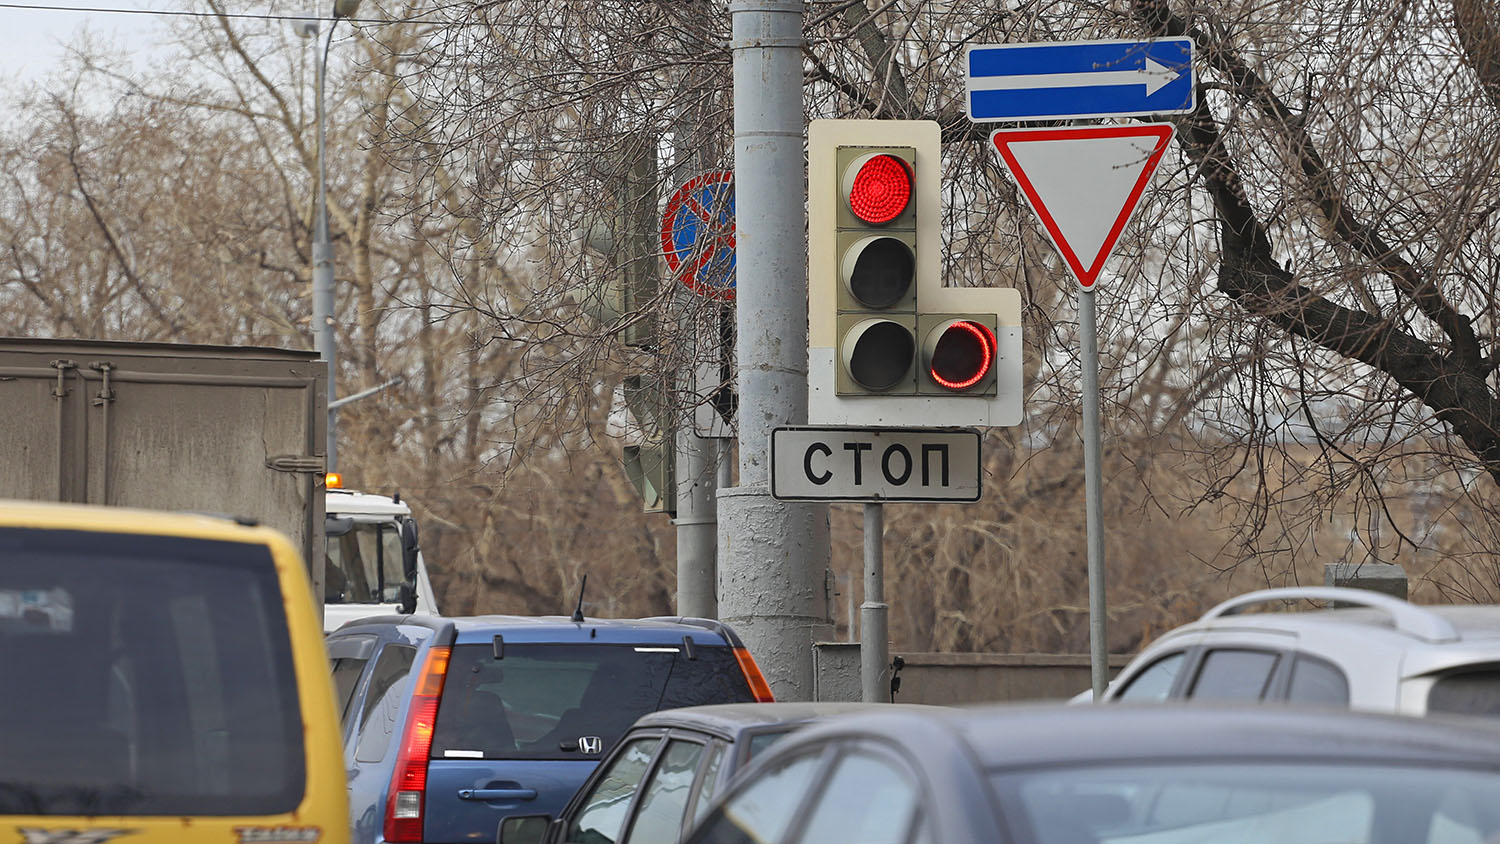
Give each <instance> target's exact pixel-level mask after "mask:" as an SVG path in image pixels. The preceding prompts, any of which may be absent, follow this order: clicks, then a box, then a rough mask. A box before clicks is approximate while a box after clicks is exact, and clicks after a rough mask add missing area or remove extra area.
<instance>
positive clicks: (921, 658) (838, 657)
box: [813, 642, 1131, 705]
mask: <svg viewBox="0 0 1500 844" xmlns="http://www.w3.org/2000/svg"><path fill="white" fill-rule="evenodd" d="M895 656H899V657H900V659H901V660H902V662H903V663H904V665H903V667H902V668H901V671H900V673H899V675H898V676H899V677H900V680H901V689H900V691H898V692H897V693H896V702H897V703H931V704H950V705H951V704H965V703H986V702H997V701H1021V700H1066V699H1068V698H1070V697H1072V696H1074V695H1076V694H1078V693H1079V692H1081V691H1083V690H1085V689H1087V688H1089V684H1090V673H1089V657H1088V655H1087V654H949V653H904V654H894V655H893V657H895ZM1130 658H1131V657H1130V655H1129V654H1111V655H1110V660H1109V663H1110V665H1109V667H1110V676H1111V677H1113V676H1114V675H1115V674H1116V673H1117V672H1119V670H1120V669H1121V668H1123V667H1124V666H1125V665H1126V663H1128V662H1129V661H1130ZM813 669H814V671H815V673H816V675H817V682H816V697H817V699H818V700H859V699H860V684H859V644H858V643H853V642H820V643H817V644H815V645H813Z"/></svg>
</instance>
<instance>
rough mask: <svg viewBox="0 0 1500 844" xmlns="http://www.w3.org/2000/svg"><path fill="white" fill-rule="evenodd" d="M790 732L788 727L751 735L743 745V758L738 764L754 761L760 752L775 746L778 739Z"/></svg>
mask: <svg viewBox="0 0 1500 844" xmlns="http://www.w3.org/2000/svg"><path fill="white" fill-rule="evenodd" d="M790 732H791V728H790V727H789V728H787V729H779V730H768V731H766V732H760V733H756V734H754V735H752V736H751V737H750V740H749V741H748V742H746V743H745V745H746V746H745V758H744V759H742V760H740V764H744V763H745V762H749V761H750V760H751V759H754V758H755V757H756V756H758V755H760V752H761V751H763V750H765V749H766V748H768V747H770V746H771V745H773V744H775V743H776V741H777V740H778V739H781V738H784V737H785V736H786V734H787V733H790Z"/></svg>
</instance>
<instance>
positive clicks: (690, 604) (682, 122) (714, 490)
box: [667, 13, 728, 618]
mask: <svg viewBox="0 0 1500 844" xmlns="http://www.w3.org/2000/svg"><path fill="white" fill-rule="evenodd" d="M703 21H704V19H703V18H702V17H700V16H697V15H693V14H692V13H689V14H688V17H687V22H688V23H689V25H690V26H692V27H693V28H694V30H695V34H698V33H699V32H701V30H702V27H701V26H700V25H699V24H701V23H703ZM700 107H701V104H698V103H697V102H696V101H694V106H693V107H690V108H684V109H682V110H681V111H679V112H678V114H677V119H676V127H675V131H674V132H673V133H672V136H673V143H674V145H675V149H674V150H673V153H674V154H673V157H674V159H675V161H674V162H673V168H672V173H673V176H674V177H675V178H674V182H675V183H677V184H684V183H686V182H687V181H688V180H689V179H691V178H692V177H694V176H696V175H697V174H698V173H699V172H701V171H702V170H704V169H705V166H704V164H705V159H707V158H708V157H709V153H708V151H709V144H708V143H707V141H706V139H703V138H701V137H696V136H698V135H701V132H695V131H694V130H695V129H697V128H698V127H700V126H702V125H703V124H704V121H703V120H702V118H701V115H700V114H699V108H700ZM695 138H696V139H695ZM705 222H707V221H705ZM706 229H707V226H705V227H704V231H703V235H704V236H706V235H707V234H708V232H707V231H706ZM703 247H704V245H703V244H700V248H703ZM667 283H668V284H671V285H673V287H674V291H675V294H674V295H675V296H676V297H677V299H678V301H677V306H678V307H677V312H678V319H677V324H678V330H679V332H680V335H681V338H682V339H688V338H690V342H691V344H692V354H690V355H689V356H688V357H689V361H688V365H687V371H686V372H681V373H678V378H679V380H680V382H681V383H680V384H679V386H680V387H682V388H683V389H679V390H678V391H677V395H679V396H684V395H686V396H696V395H697V394H698V387H699V384H698V365H699V364H698V362H699V359H700V358H701V357H702V355H703V352H704V344H705V343H707V344H708V346H709V347H710V348H718V346H719V343H717V342H715V341H717V340H718V333H719V331H718V328H719V326H718V322H719V321H718V318H717V317H718V310H719V308H718V306H713V307H708V308H704V307H702V303H701V301H700V300H698V298H697V297H696V296H694V295H693V294H690V293H688V292H687V291H686V289H685V288H684V287H683V286H682V285H681V284H680V283H679V280H678V279H675V278H670V279H668V280H667ZM704 310H707V311H709V312H710V313H712V314H713V317H712V318H711V319H705V317H704V314H703V311H704ZM721 352H722V353H723V354H727V353H728V352H727V350H721ZM696 412H697V408H696V407H695V408H693V409H692V412H690V413H681V412H679V413H678V419H679V423H678V428H677V462H676V478H677V517H676V518H675V519H674V520H673V522H672V524H673V525H675V526H676V528H677V613H678V614H679V615H685V616H693V617H696V618H718V616H719V596H718V586H719V578H718V560H717V554H718V536H719V519H718V489H719V478H718V465H719V446H718V443H717V442H715V441H714V440H713V439H709V438H705V437H700V436H698V435H697V434H696V433H695V432H694V426H695V423H696Z"/></svg>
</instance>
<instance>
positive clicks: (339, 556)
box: [323, 522, 404, 604]
mask: <svg viewBox="0 0 1500 844" xmlns="http://www.w3.org/2000/svg"><path fill="white" fill-rule="evenodd" d="M403 577H404V574H403V572H402V556H401V531H400V530H399V529H398V528H397V527H396V525H395V523H394V522H355V523H354V526H353V527H352V528H350V529H349V532H348V533H345V534H343V535H342V536H329V537H328V557H327V560H326V564H325V567H324V577H323V601H324V603H328V604H379V603H387V604H389V603H394V602H395V601H397V600H400V594H401V583H402V578H403Z"/></svg>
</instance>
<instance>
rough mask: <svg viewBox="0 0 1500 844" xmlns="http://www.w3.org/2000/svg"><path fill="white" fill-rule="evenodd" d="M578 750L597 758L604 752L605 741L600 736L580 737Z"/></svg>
mask: <svg viewBox="0 0 1500 844" xmlns="http://www.w3.org/2000/svg"><path fill="white" fill-rule="evenodd" d="M578 749H579V751H581V752H583V753H587V754H588V755H590V756H597V755H598V754H600V753H603V752H604V739H602V738H600V737H598V736H579V737H578Z"/></svg>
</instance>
